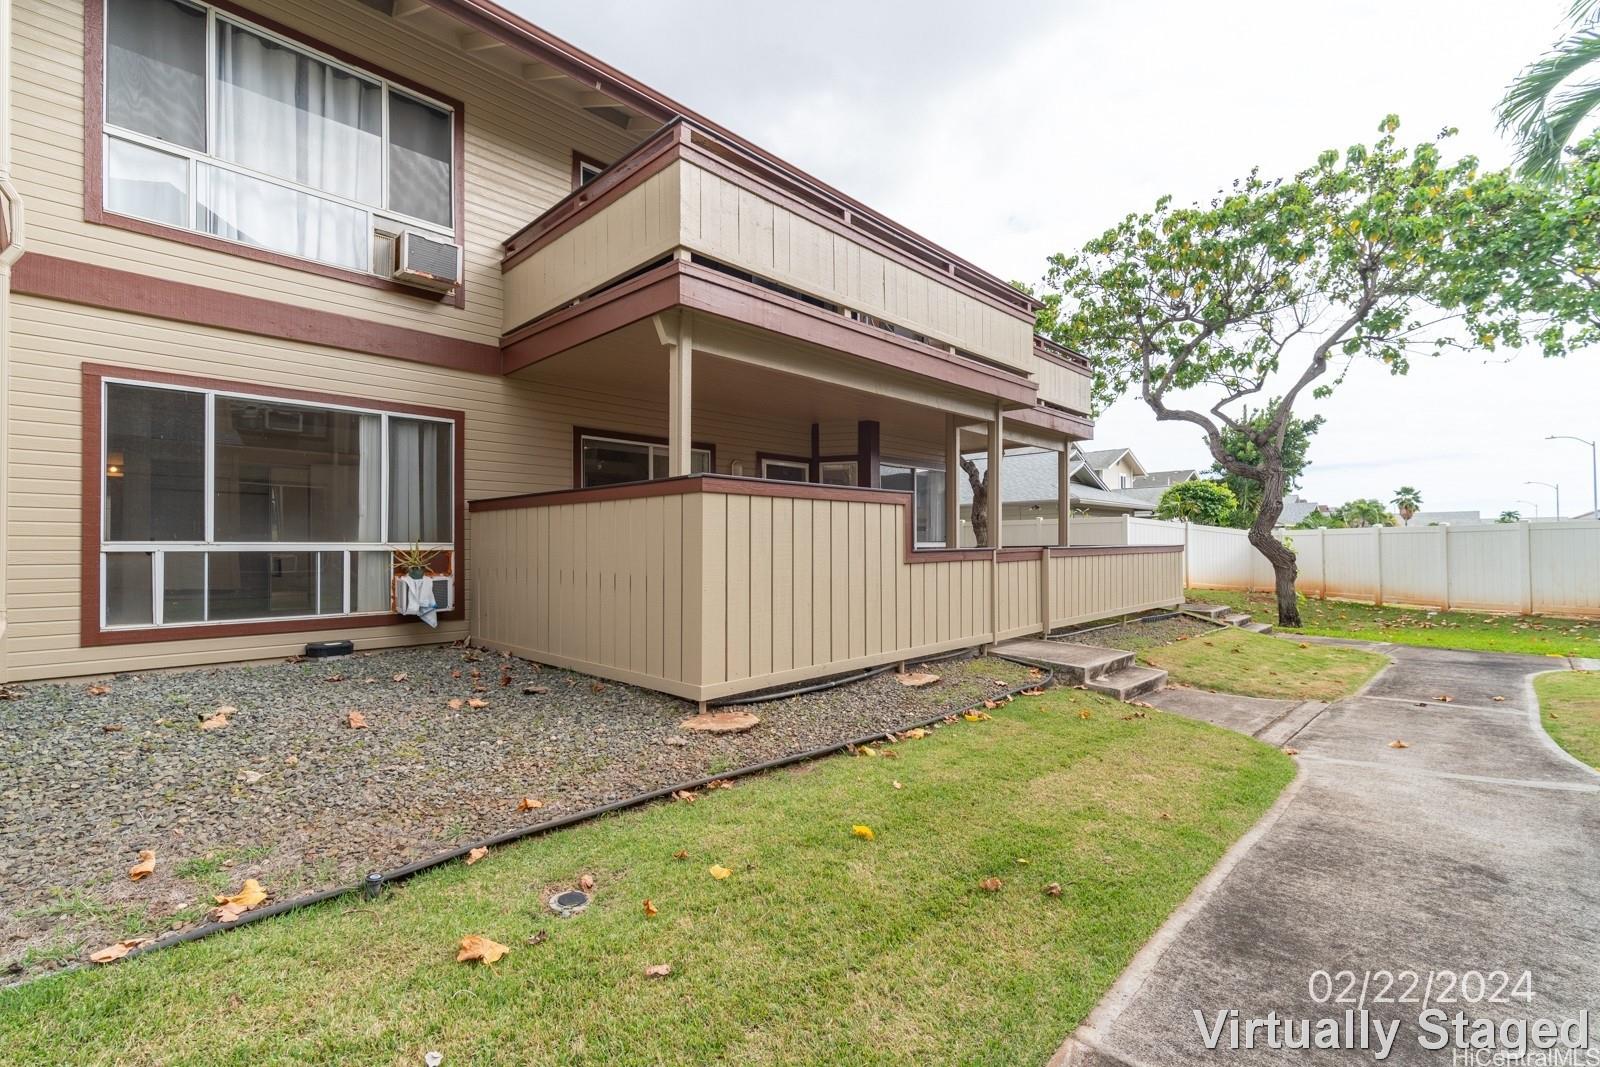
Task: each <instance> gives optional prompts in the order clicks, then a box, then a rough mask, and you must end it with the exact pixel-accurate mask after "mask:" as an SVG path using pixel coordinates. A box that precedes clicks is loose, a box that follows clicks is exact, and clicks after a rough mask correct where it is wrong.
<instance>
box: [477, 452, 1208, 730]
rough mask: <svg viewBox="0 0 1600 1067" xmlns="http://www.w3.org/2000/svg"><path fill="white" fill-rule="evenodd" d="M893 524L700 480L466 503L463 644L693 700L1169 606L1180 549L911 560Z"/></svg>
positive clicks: (859, 497) (856, 498) (853, 506)
mask: <svg viewBox="0 0 1600 1067" xmlns="http://www.w3.org/2000/svg"><path fill="white" fill-rule="evenodd" d="M910 512H911V494H909V493H899V492H892V491H888V490H881V489H855V488H843V487H833V486H816V485H801V484H796V483H790V482H768V481H761V480H759V479H747V478H728V477H721V476H714V475H697V476H692V477H687V478H673V479H667V480H664V481H656V482H643V483H637V484H633V485H622V486H611V487H607V488H603V489H581V490H572V491H568V492H557V493H541V494H535V495H531V496H523V497H508V498H503V499H498V500H484V501H476V502H474V503H473V504H472V515H471V537H472V552H471V555H470V561H471V584H472V591H473V595H472V596H471V597H469V598H468V603H469V604H471V605H472V613H473V622H472V632H473V637H474V639H475V640H478V641H482V642H483V643H485V644H487V645H489V646H491V647H495V648H499V649H503V650H506V651H509V652H513V653H515V654H517V655H521V656H526V657H528V658H530V659H533V660H537V661H539V662H543V663H551V664H555V665H558V666H563V667H569V668H572V669H574V670H580V671H584V672H586V673H590V674H596V675H600V676H601V677H606V678H612V679H615V680H618V681H623V682H629V683H633V684H636V685H642V686H646V687H648V688H652V689H658V690H661V691H663V692H668V693H673V694H676V695H678V696H682V697H686V698H688V699H691V700H707V699H713V698H717V697H723V696H729V695H734V694H739V693H746V692H752V691H754V690H757V689H764V688H767V687H770V686H775V685H784V684H789V683H793V682H800V681H805V680H809V679H814V678H823V677H828V676H830V675H836V674H841V673H845V672H848V671H852V670H856V669H858V668H865V667H871V666H875V665H877V664H882V663H892V662H896V661H899V660H908V659H917V658H919V657H925V656H930V655H934V654H936V653H939V652H943V651H948V650H952V649H960V648H970V647H973V646H976V645H983V644H988V643H990V642H993V641H998V640H1004V639H1006V638H1010V637H1018V636H1022V635H1025V634H1037V633H1040V632H1042V631H1044V630H1047V629H1051V628H1055V627H1061V626H1068V625H1073V624H1076V623H1081V622H1086V621H1090V620H1093V619H1099V618H1107V617H1111V616H1116V615H1121V614H1125V613H1128V612H1134V611H1142V610H1146V609H1151V608H1157V607H1172V606H1175V605H1177V604H1179V603H1181V602H1182V600H1183V557H1182V546H1176V545H1174V546H1167V545H1161V546H1135V547H1130V548H1018V549H999V550H991V549H958V550H940V549H934V550H917V549H915V548H914V547H913V545H912V541H911V523H910Z"/></svg>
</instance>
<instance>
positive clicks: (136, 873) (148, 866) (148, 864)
mask: <svg viewBox="0 0 1600 1067" xmlns="http://www.w3.org/2000/svg"><path fill="white" fill-rule="evenodd" d="M155 873H156V854H155V853H154V852H152V851H151V850H150V849H148V848H142V849H140V850H139V862H138V863H135V864H134V865H133V866H132V867H129V868H128V880H129V881H132V882H137V881H138V880H139V879H141V878H148V877H150V876H151V875H152V874H155Z"/></svg>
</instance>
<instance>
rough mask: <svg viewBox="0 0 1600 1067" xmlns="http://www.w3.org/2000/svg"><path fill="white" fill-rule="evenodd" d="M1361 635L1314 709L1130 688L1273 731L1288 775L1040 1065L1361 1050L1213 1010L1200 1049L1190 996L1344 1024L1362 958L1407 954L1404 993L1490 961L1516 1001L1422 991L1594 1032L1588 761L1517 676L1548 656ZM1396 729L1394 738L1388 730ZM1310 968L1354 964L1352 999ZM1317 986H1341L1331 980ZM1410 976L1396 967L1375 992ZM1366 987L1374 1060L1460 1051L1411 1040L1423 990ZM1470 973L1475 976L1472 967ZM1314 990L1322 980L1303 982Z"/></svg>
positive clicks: (1598, 1000)
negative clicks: (1349, 670)
mask: <svg viewBox="0 0 1600 1067" xmlns="http://www.w3.org/2000/svg"><path fill="white" fill-rule="evenodd" d="M1367 647H1376V648H1378V649H1379V650H1380V651H1383V652H1385V653H1387V654H1388V655H1389V656H1390V657H1391V658H1392V659H1393V661H1394V662H1393V664H1392V665H1391V666H1390V667H1389V668H1387V669H1386V670H1385V671H1384V672H1383V673H1381V674H1380V675H1379V676H1378V677H1377V678H1376V679H1375V680H1374V681H1373V682H1372V683H1371V684H1369V685H1368V686H1367V688H1366V689H1365V690H1364V691H1363V692H1362V693H1360V694H1358V695H1356V696H1354V697H1350V698H1347V699H1344V700H1340V701H1337V702H1336V703H1334V704H1332V705H1327V706H1321V705H1316V706H1309V705H1305V704H1296V703H1293V702H1288V701H1263V700H1251V699H1249V698H1242V697H1231V696H1220V695H1217V694H1207V693H1199V692H1196V691H1193V690H1184V689H1175V690H1165V691H1163V692H1161V693H1158V694H1156V695H1154V696H1152V697H1149V698H1147V699H1149V700H1150V702H1151V703H1153V704H1155V705H1157V706H1159V707H1163V708H1166V709H1168V710H1171V711H1174V712H1177V713H1179V714H1184V715H1190V716H1193V717H1196V718H1202V719H1206V720H1208V721H1211V722H1216V723H1219V724H1221V725H1224V726H1228V727H1229V728H1232V729H1236V730H1240V731H1242V732H1246V733H1251V734H1256V735H1260V736H1262V737H1263V738H1264V739H1267V740H1269V741H1270V742H1271V743H1274V744H1279V745H1283V744H1289V745H1292V747H1294V748H1296V749H1298V750H1299V752H1300V755H1299V757H1298V759H1299V762H1300V775H1299V777H1298V778H1297V779H1296V781H1295V782H1294V783H1293V784H1291V785H1290V787H1289V789H1288V790H1286V791H1285V794H1284V796H1283V797H1282V798H1280V800H1279V802H1278V804H1277V805H1276V806H1275V807H1274V808H1273V810H1272V811H1271V812H1269V813H1268V815H1267V816H1266V817H1265V818H1264V819H1263V820H1262V822H1261V824H1259V825H1258V826H1257V827H1256V828H1255V829H1254V830H1253V831H1252V832H1251V834H1250V835H1248V836H1247V837H1246V838H1245V839H1244V840H1243V841H1241V842H1240V843H1239V844H1238V845H1236V846H1235V848H1234V849H1233V850H1232V851H1230V852H1229V854H1228V855H1227V857H1225V858H1224V860H1223V861H1222V863H1221V864H1220V865H1219V866H1218V868H1217V869H1216V870H1215V871H1213V872H1212V874H1211V875H1210V876H1209V877H1208V878H1207V880H1206V881H1205V882H1203V883H1202V884H1201V886H1200V887H1199V888H1198V889H1197V890H1196V891H1195V894H1194V895H1193V896H1192V897H1191V898H1190V900H1189V901H1188V902H1187V903H1186V904H1185V905H1184V906H1183V907H1182V908H1180V909H1179V911H1178V912H1176V913H1175V914H1174V915H1173V916H1172V918H1171V919H1169V920H1168V922H1167V924H1166V926H1165V927H1163V929H1162V930H1161V932H1160V933H1159V934H1158V935H1157V936H1156V938H1154V939H1153V940H1152V941H1151V942H1150V944H1149V945H1147V946H1146V947H1145V949H1144V950H1143V951H1142V952H1141V953H1140V955H1139V956H1138V957H1136V958H1135V960H1134V962H1133V963H1132V964H1131V965H1130V966H1129V968H1128V970H1127V972H1125V973H1124V974H1123V976H1122V978H1121V979H1120V980H1119V981H1118V983H1117V985H1116V986H1114V987H1113V988H1112V990H1111V991H1110V992H1109V993H1108V994H1107V995H1106V997H1105V999H1104V1000H1102V1001H1101V1003H1100V1005H1099V1006H1098V1007H1097V1008H1096V1009H1095V1011H1094V1013H1093V1014H1092V1015H1091V1016H1090V1017H1089V1019H1088V1020H1086V1021H1085V1023H1084V1025H1083V1026H1082V1027H1080V1029H1079V1030H1078V1032H1077V1033H1076V1034H1074V1035H1073V1037H1072V1038H1070V1039H1069V1040H1068V1042H1067V1043H1066V1045H1065V1046H1063V1048H1062V1049H1061V1051H1060V1053H1058V1054H1057V1056H1056V1057H1055V1059H1054V1060H1053V1061H1052V1063H1053V1064H1069V1063H1070V1064H1078V1065H1085V1067H1106V1065H1111V1064H1132V1065H1148V1067H1161V1065H1166V1064H1174V1065H1176V1064H1192V1063H1195V1062H1220V1063H1237V1064H1288V1063H1294V1064H1301V1063H1310V1064H1321V1063H1327V1064H1350V1063H1372V1062H1374V1061H1375V1059H1376V1055H1375V1053H1376V1051H1377V1050H1376V1049H1375V1048H1373V1049H1368V1050H1366V1051H1363V1050H1361V1049H1359V1048H1358V1049H1354V1050H1348V1049H1338V1050H1316V1049H1312V1050H1309V1051H1293V1050H1283V1049H1272V1048H1268V1047H1265V1045H1266V1040H1265V1039H1266V1033H1265V1031H1264V1030H1263V1031H1261V1032H1259V1033H1258V1034H1257V1041H1256V1047H1254V1048H1240V1049H1238V1050H1235V1049H1234V1048H1232V1047H1230V1044H1231V1043H1230V1034H1229V1033H1228V1031H1227V1029H1226V1028H1225V1029H1224V1031H1223V1033H1222V1035H1221V1041H1220V1043H1219V1044H1218V1045H1217V1047H1216V1051H1210V1050H1209V1049H1208V1047H1207V1044H1206V1041H1205V1038H1204V1037H1203V1035H1202V1030H1201V1026H1200V1022H1199V1021H1198V1020H1197V1019H1196V1016H1195V1012H1196V1011H1197V1010H1198V1011H1200V1012H1203V1013H1204V1014H1205V1022H1206V1025H1207V1026H1208V1027H1210V1026H1214V1025H1215V1024H1216V1022H1217V1020H1218V1013H1221V1012H1224V1011H1227V1010H1228V1009H1235V1010H1237V1012H1238V1018H1239V1025H1240V1028H1241V1032H1242V1030H1243V1027H1244V1026H1245V1024H1246V1023H1247V1022H1248V1020H1250V1019H1254V1018H1262V1019H1265V1018H1266V1017H1267V1016H1268V1013H1269V1012H1276V1015H1277V1018H1278V1019H1280V1020H1281V1019H1285V1018H1288V1019H1294V1020H1301V1019H1310V1020H1313V1025H1315V1020H1318V1019H1322V1018H1332V1019H1335V1020H1337V1021H1338V1022H1339V1023H1340V1024H1341V1025H1342V1024H1343V1021H1344V1018H1345V1016H1344V1013H1345V1011H1346V1009H1351V1010H1354V1011H1356V1012H1357V1013H1358V1014H1357V1015H1356V1016H1355V1017H1354V1019H1355V1023H1356V1026H1357V1027H1358V1031H1357V1032H1358V1033H1359V1032H1360V1031H1359V1027H1360V1026H1361V1017H1360V1015H1359V1011H1360V1009H1361V1007H1362V1006H1363V1005H1362V1004H1361V1003H1357V1002H1356V1000H1357V998H1358V997H1359V995H1360V993H1361V990H1362V983H1363V979H1364V977H1365V976H1366V975H1367V974H1368V972H1376V971H1380V970H1382V971H1390V972H1400V971H1414V972H1416V973H1417V975H1419V976H1420V981H1419V982H1418V984H1417V985H1416V986H1415V989H1414V991H1413V997H1414V999H1415V1000H1418V1001H1420V1000H1421V998H1422V995H1423V993H1424V991H1425V989H1426V987H1427V983H1428V981H1429V976H1430V974H1432V975H1437V974H1438V972H1441V971H1453V972H1455V973H1456V974H1457V975H1459V974H1461V973H1462V972H1465V971H1477V972H1482V973H1485V974H1487V972H1490V971H1505V972H1509V973H1510V974H1511V975H1512V977H1513V979H1515V978H1517V977H1520V976H1521V975H1522V973H1523V972H1524V971H1526V972H1529V974H1530V975H1531V978H1530V982H1531V987H1532V993H1533V996H1532V1000H1531V1003H1529V1002H1526V1001H1524V1000H1523V999H1522V998H1520V997H1518V998H1517V999H1515V1000H1513V1001H1512V1002H1511V1003H1509V1004H1488V1003H1478V1004H1468V1003H1450V1004H1443V1005H1441V1004H1439V1002H1438V996H1437V993H1438V991H1439V990H1440V989H1441V987H1442V986H1443V985H1444V983H1446V982H1448V981H1449V979H1442V980H1441V979H1439V978H1435V980H1434V991H1435V993H1434V999H1433V1000H1432V1001H1431V1002H1430V1003H1429V1004H1428V1005H1426V1006H1427V1007H1441V1006H1442V1007H1444V1008H1445V1010H1446V1011H1447V1012H1449V1013H1451V1014H1453V1013H1454V1012H1456V1011H1463V1010H1464V1011H1466V1012H1467V1013H1468V1015H1469V1016H1470V1017H1472V1018H1480V1017H1481V1018H1488V1019H1491V1020H1494V1021H1495V1022H1496V1023H1498V1022H1500V1021H1501V1020H1506V1019H1528V1020H1531V1019H1537V1018H1557V1019H1565V1018H1568V1017H1572V1016H1576V1015H1577V1014H1578V1013H1579V1012H1580V1011H1582V1010H1584V1009H1589V1011H1590V1012H1591V1024H1592V1025H1591V1028H1590V1036H1589V1041H1590V1043H1591V1045H1592V1046H1593V1047H1594V1048H1596V1049H1600V775H1597V774H1596V773H1595V772H1594V771H1591V770H1589V769H1588V768H1586V767H1584V766H1583V765H1581V764H1579V763H1578V762H1577V761H1576V760H1574V759H1572V758H1571V757H1569V756H1568V755H1566V753H1564V752H1562V751H1561V750H1560V749H1559V748H1557V747H1556V745H1555V744H1554V742H1552V741H1550V739H1549V738H1548V736H1547V735H1546V734H1545V733H1544V731H1543V730H1542V729H1541V728H1540V727H1539V724H1538V713H1537V707H1536V703H1535V700H1534V695H1533V688H1532V679H1533V676H1534V675H1536V674H1539V673H1542V672H1545V671H1549V670H1552V669H1562V668H1564V667H1565V666H1566V664H1565V662H1564V661H1561V660H1551V659H1545V658H1537V657H1530V656H1508V655H1490V654H1482V653H1469V652H1454V651H1447V650H1438V649H1427V648H1409V647H1399V646H1389V645H1384V646H1367ZM1441 696H1448V697H1450V698H1451V699H1450V701H1449V702H1444V701H1441V700H1439V699H1438V698H1439V697H1441ZM1394 740H1404V741H1405V742H1406V743H1407V745H1408V747H1406V748H1403V749H1397V748H1391V747H1389V743H1390V742H1391V741H1394ZM1319 971H1321V972H1328V973H1330V974H1331V973H1336V972H1339V971H1350V972H1353V974H1354V979H1353V981H1354V986H1353V988H1352V989H1351V991H1350V999H1351V1002H1350V1003H1337V1002H1333V1001H1328V1002H1325V1003H1318V1002H1317V1001H1316V1000H1315V999H1313V991H1312V989H1311V982H1312V978H1313V975H1314V974H1316V973H1317V972H1319ZM1335 982H1336V985H1335V992H1339V991H1342V990H1343V989H1344V987H1345V984H1346V983H1345V980H1344V979H1335ZM1410 983H1411V979H1410V977H1409V976H1406V977H1405V978H1404V979H1403V980H1402V981H1401V982H1400V983H1398V984H1396V985H1395V986H1394V987H1393V988H1391V989H1390V990H1389V992H1390V995H1391V997H1397V996H1399V995H1400V994H1401V993H1404V992H1405V991H1406V986H1409V985H1410ZM1385 984H1386V980H1385V979H1384V978H1382V977H1376V976H1375V977H1373V978H1372V979H1371V980H1369V981H1367V983H1366V985H1367V996H1366V1000H1365V1004H1364V1006H1365V1008H1366V1009H1367V1011H1368V1012H1369V1013H1370V1019H1371V1021H1372V1023H1373V1024H1374V1025H1377V1024H1382V1025H1384V1026H1388V1025H1390V1024H1392V1023H1395V1022H1398V1023H1399V1028H1398V1031H1397V1032H1396V1034H1395V1038H1394V1043H1393V1048H1392V1051H1390V1052H1389V1054H1388V1055H1387V1057H1386V1058H1384V1059H1382V1060H1381V1062H1384V1063H1391V1064H1393V1063H1398V1064H1451V1063H1452V1062H1463V1061H1453V1060H1452V1058H1451V1055H1450V1051H1449V1046H1446V1048H1445V1050H1443V1051H1431V1050H1427V1049H1424V1048H1423V1047H1422V1046H1421V1045H1420V1044H1419V1043H1418V1039H1419V1037H1423V1036H1425V1034H1424V1031H1423V1030H1422V1029H1420V1027H1419V1024H1418V1020H1419V1015H1420V1014H1421V1013H1422V1011H1423V1010H1424V1004H1422V1003H1387V1004H1385V1003H1375V1002H1374V999H1373V997H1374V994H1376V993H1378V992H1379V991H1380V987H1381V986H1383V985H1385ZM1469 984H1470V988H1469V990H1468V992H1470V993H1472V994H1476V993H1477V988H1476V980H1475V979H1474V980H1470V981H1469ZM1498 984H1499V979H1498V978H1496V979H1495V980H1494V983H1493V984H1492V985H1491V991H1492V990H1493V988H1494V986H1495V985H1498ZM1524 988H1526V987H1524ZM1457 992H1458V993H1459V992H1460V988H1459V986H1458V988H1457ZM1316 993H1317V994H1318V995H1323V996H1325V995H1326V994H1325V989H1324V988H1323V987H1322V986H1320V985H1319V987H1318V988H1317V990H1316ZM1227 1021H1228V1020H1226V1019H1224V1023H1225V1024H1226V1022H1227ZM1501 1047H1503V1046H1501ZM1483 1062H1486V1063H1487V1062H1489V1061H1488V1060H1484V1061H1483ZM1530 1062H1534V1061H1530ZM1548 1062H1573V1061H1571V1060H1564V1061H1548ZM1576 1062H1594V1061H1586V1060H1579V1061H1576Z"/></svg>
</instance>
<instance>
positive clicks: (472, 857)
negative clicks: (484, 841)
mask: <svg viewBox="0 0 1600 1067" xmlns="http://www.w3.org/2000/svg"><path fill="white" fill-rule="evenodd" d="M488 854H489V846H488V845H479V846H478V847H477V848H475V849H473V850H472V851H471V852H468V853H467V866H468V867H471V866H472V865H473V864H474V863H477V862H478V861H479V860H481V859H483V857H485V856H487V855H488Z"/></svg>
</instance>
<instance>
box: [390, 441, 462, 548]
mask: <svg viewBox="0 0 1600 1067" xmlns="http://www.w3.org/2000/svg"><path fill="white" fill-rule="evenodd" d="M453 481H454V479H453V472H452V470H451V458H450V426H449V425H448V424H446V423H441V422H422V421H420V420H417V419H401V418H392V417H391V418H390V419H389V540H390V541H391V542H396V543H410V542H419V541H420V542H423V543H428V542H434V543H438V542H444V541H450V540H452V539H453V531H452V530H451V529H450V523H449V517H450V507H451V501H452V499H453V495H454V494H453Z"/></svg>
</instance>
